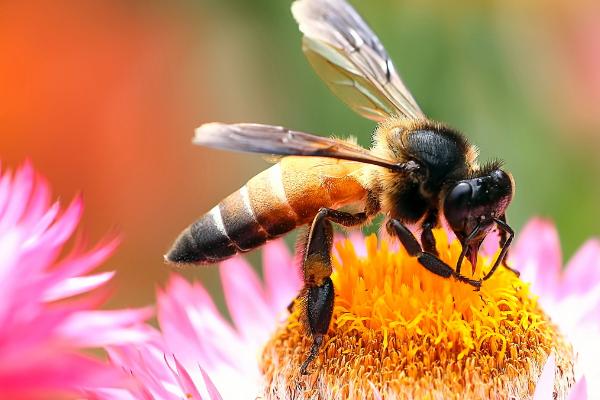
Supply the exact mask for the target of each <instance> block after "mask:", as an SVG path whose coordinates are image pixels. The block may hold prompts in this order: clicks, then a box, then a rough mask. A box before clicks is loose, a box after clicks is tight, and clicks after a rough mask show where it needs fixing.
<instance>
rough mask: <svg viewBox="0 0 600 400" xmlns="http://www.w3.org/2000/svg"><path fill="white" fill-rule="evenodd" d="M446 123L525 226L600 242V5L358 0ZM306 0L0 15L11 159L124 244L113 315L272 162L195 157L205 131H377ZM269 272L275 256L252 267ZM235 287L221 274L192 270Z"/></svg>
mask: <svg viewBox="0 0 600 400" xmlns="http://www.w3.org/2000/svg"><path fill="white" fill-rule="evenodd" d="M353 4H354V5H355V6H356V8H357V9H358V10H359V12H360V13H361V14H362V15H363V16H364V17H365V19H366V20H367V21H368V22H369V24H370V25H371V26H372V28H373V29H374V31H375V32H377V33H378V35H379V37H380V39H381V40H382V42H383V44H384V45H385V46H386V48H387V49H388V52H389V53H390V55H391V56H392V58H393V60H394V62H395V64H396V67H397V68H398V70H399V71H400V73H401V75H402V77H403V79H404V81H405V82H406V84H407V86H408V87H409V88H410V89H411V91H412V92H413V94H414V96H415V98H416V99H417V101H418V102H419V104H420V105H421V108H422V109H423V110H424V111H425V112H426V113H427V114H428V115H429V116H430V117H431V118H432V119H436V120H441V121H445V122H447V123H448V124H450V125H452V126H454V127H456V128H458V129H460V130H462V131H463V132H465V133H466V134H467V136H468V137H469V138H470V139H471V140H472V141H473V142H474V143H476V144H477V145H479V147H480V149H481V158H482V159H484V160H485V159H487V158H493V157H499V158H502V159H504V160H505V161H506V166H507V168H508V169H510V170H511V171H512V172H513V174H514V176H515V179H516V182H517V192H516V197H515V199H514V201H513V204H512V206H511V208H510V211H509V215H508V217H509V221H510V222H511V223H512V224H513V226H514V227H515V228H516V229H517V231H518V230H519V229H520V228H521V227H522V225H523V223H524V222H525V221H526V220H527V219H528V218H530V217H532V216H535V215H541V216H545V217H548V218H550V219H552V220H554V221H555V222H556V224H557V225H558V228H559V231H560V235H561V238H562V243H563V250H564V258H567V257H569V256H570V255H571V254H572V253H573V252H574V250H575V249H576V248H577V247H578V246H579V245H580V244H581V243H582V242H583V241H584V240H586V238H588V237H590V236H592V235H598V234H600V224H599V221H600V207H599V205H600V156H599V154H600V3H598V2H597V1H589V2H587V3H586V2H577V1H575V2H573V1H570V0H552V1H547V0H543V1H542V0H538V1H529V2H527V4H525V3H524V2H521V1H486V2H475V1H467V0H462V1H454V2H451V3H449V2H444V1H432V0H428V1H423V0H406V1H405V0H402V1H401V0H380V1H365V0H363V1H358V0H356V1H353ZM289 6H290V1H277V0H254V1H246V0H195V1H189V0H173V1H148V0H143V1H141V0H140V1H127V2H124V1H116V0H110V1H109V0H106V1H102V2H98V1H91V0H90V1H86V0H83V1H64V0H52V1H50V0H46V1H44V0H40V1H31V2H25V1H2V2H1V3H0V159H1V160H2V168H3V169H5V168H15V167H17V166H18V165H20V164H21V163H22V162H23V161H24V160H26V159H31V160H32V162H33V164H34V165H35V167H36V168H37V169H38V170H39V171H40V172H41V173H42V174H44V175H45V176H46V177H47V178H48V180H49V181H50V182H51V185H52V186H53V188H54V194H55V196H58V197H59V198H60V199H62V200H63V202H65V203H67V202H68V201H70V199H71V198H73V196H75V195H76V194H77V193H78V192H81V193H83V196H84V200H85V205H86V210H85V214H84V220H83V223H82V228H81V233H82V234H83V235H84V236H85V237H86V238H87V239H88V241H89V242H90V244H91V243H96V242H97V241H98V240H100V239H102V238H103V237H105V236H106V235H107V234H110V233H114V232H120V233H121V236H122V245H121V247H120V249H119V250H118V252H117V253H116V254H115V255H114V256H113V257H112V258H111V260H110V261H109V262H108V263H107V265H106V266H105V267H104V268H105V269H107V270H112V269H116V270H118V274H117V278H116V279H117V280H116V284H115V297H114V298H113V300H111V304H110V305H113V306H117V305H118V306H136V305H143V304H148V303H150V302H153V300H154V293H155V290H156V287H157V286H160V285H163V284H164V282H165V280H166V279H167V277H168V275H169V273H170V272H171V271H170V268H169V267H167V266H166V265H164V264H163V262H162V255H163V254H164V252H165V251H166V250H167V248H168V247H169V245H170V244H171V241H172V240H173V239H174V238H175V237H176V236H177V234H178V233H179V232H180V231H181V230H182V229H183V228H184V227H185V226H187V225H188V224H189V223H191V222H192V221H194V219H195V218H196V217H198V216H200V215H201V214H202V213H204V212H205V211H207V210H208V209H209V208H211V207H212V206H213V205H214V204H215V203H217V202H218V201H219V200H220V199H222V198H223V197H225V196H226V195H228V194H229V193H230V192H232V191H233V190H235V189H237V188H238V187H239V186H240V185H242V184H243V183H244V182H245V181H246V180H248V179H249V178H250V177H251V176H253V175H254V174H255V173H257V172H259V171H260V170H262V169H264V168H265V167H266V166H267V165H268V164H267V163H266V162H265V161H264V160H263V159H262V158H261V157H260V156H253V155H239V154H230V153H225V152H219V151H213V150H206V149H202V148H198V147H193V146H192V145H191V137H192V134H193V130H194V128H195V127H197V126H198V125H200V124H201V123H203V122H210V121H226V122H240V121H245V122H262V123H270V124H281V125H285V126H289V127H293V128H296V129H300V130H306V131H308V132H315V133H320V134H323V135H330V134H334V133H335V134H337V135H354V136H357V137H358V138H359V142H360V143H362V144H363V145H368V144H369V140H370V134H371V132H372V130H373V129H374V124H373V123H372V122H371V121H368V120H364V119H362V118H361V117H359V116H357V115H355V114H354V113H353V112H352V111H350V110H349V109H347V108H346V107H345V106H344V105H343V104H342V103H341V102H340V101H338V100H337V99H336V98H335V97H334V96H333V95H331V94H330V93H329V92H328V90H327V88H326V87H325V85H324V84H322V83H321V82H320V81H319V79H318V78H317V76H316V74H314V73H313V72H312V70H311V69H310V67H309V65H308V63H307V62H306V61H305V59H304V57H303V54H302V52H301V50H300V34H299V32H298V31H297V27H296V24H295V22H294V21H293V19H292V16H291V14H290V11H289ZM251 258H252V259H253V261H254V262H256V261H257V260H259V256H258V255H256V254H253V255H251ZM181 273H183V274H184V275H186V276H187V277H189V278H190V279H201V280H203V281H204V282H206V283H207V284H208V286H209V287H210V288H211V291H212V292H213V293H216V294H218V293H219V291H220V288H219V283H218V272H217V270H216V269H214V268H188V269H185V270H183V271H181Z"/></svg>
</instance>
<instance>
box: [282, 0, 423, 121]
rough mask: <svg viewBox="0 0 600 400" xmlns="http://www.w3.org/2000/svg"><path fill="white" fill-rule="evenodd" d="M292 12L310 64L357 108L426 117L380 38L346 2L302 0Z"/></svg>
mask: <svg viewBox="0 0 600 400" xmlns="http://www.w3.org/2000/svg"><path fill="white" fill-rule="evenodd" d="M292 14H293V15H294V18H295V19H296V21H297V22H298V24H299V25H300V31H302V33H303V34H304V38H303V42H302V43H303V46H302V49H303V50H304V53H305V55H306V57H307V58H308V60H309V62H310V63H311V65H312V66H313V68H314V69H315V71H316V72H317V73H318V74H319V76H320V77H321V79H323V80H324V81H325V83H327V86H329V88H330V89H331V91H333V93H335V95H336V96H338V97H339V98H340V99H342V100H343V101H344V102H345V103H346V104H347V105H349V106H350V108H352V109H353V110H354V111H355V112H357V113H358V114H360V115H362V116H363V117H366V118H369V119H372V120H375V121H382V120H384V119H385V118H386V117H390V116H404V117H408V118H422V117H424V114H423V112H422V111H421V109H420V108H419V106H418V105H417V103H416V101H415V99H414V98H413V97H412V95H411V94H410V92H409V91H408V89H407V88H406V86H404V83H402V80H401V79H400V75H398V73H397V72H396V70H395V68H394V65H393V64H392V60H391V59H390V57H389V56H388V54H387V52H386V51H385V49H384V48H383V45H382V44H381V42H380V41H379V39H378V38H377V36H375V34H374V33H373V31H372V30H371V28H369V26H368V25H367V24H366V23H365V21H363V19H362V18H361V17H360V16H359V15H358V13H357V12H356V10H354V9H353V8H352V6H350V4H348V3H347V2H346V1H345V0H298V1H296V2H294V4H293V5H292Z"/></svg>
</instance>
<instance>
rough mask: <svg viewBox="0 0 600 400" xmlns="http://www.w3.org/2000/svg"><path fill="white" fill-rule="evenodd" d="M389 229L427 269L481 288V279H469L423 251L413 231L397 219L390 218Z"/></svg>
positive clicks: (436, 257) (443, 276)
mask: <svg viewBox="0 0 600 400" xmlns="http://www.w3.org/2000/svg"><path fill="white" fill-rule="evenodd" d="M386 227H387V230H388V233H389V234H390V235H393V236H396V237H397V238H398V239H400V242H401V243H402V245H403V246H404V248H405V249H406V251H407V252H408V254H409V255H410V256H413V257H416V258H417V260H418V261H419V264H421V265H422V266H424V267H425V268H426V269H427V270H429V271H431V272H433V273H434V274H436V275H438V276H441V277H442V278H449V277H451V276H453V277H454V278H455V279H457V280H459V281H461V282H464V283H467V284H469V285H471V286H473V287H474V288H475V289H477V290H479V288H480V287H481V281H476V280H473V279H469V278H467V277H466V276H463V275H460V274H458V273H456V271H454V270H453V269H452V267H450V266H449V265H448V264H446V263H445V262H443V261H442V260H440V259H439V257H438V256H436V255H434V254H431V253H427V252H424V251H423V248H422V247H421V245H420V244H419V242H417V239H416V238H415V236H414V235H413V234H412V232H411V231H410V230H409V229H408V228H407V227H406V226H405V225H404V224H403V223H402V222H400V221H398V220H397V219H390V220H389V221H388V222H387V226H386Z"/></svg>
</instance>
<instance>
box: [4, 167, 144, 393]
mask: <svg viewBox="0 0 600 400" xmlns="http://www.w3.org/2000/svg"><path fill="white" fill-rule="evenodd" d="M49 199H50V191H49V187H48V184H47V183H46V182H45V180H44V179H43V178H42V177H40V176H39V175H37V174H36V173H35V172H34V170H33V168H32V167H31V165H30V164H29V163H25V165H24V166H22V167H21V168H19V169H18V170H17V172H16V173H15V174H14V175H13V174H12V173H10V171H8V172H6V171H5V172H4V173H3V174H1V175H0V296H1V301H0V327H1V329H0V357H1V360H2V362H1V363H0V393H1V394H2V396H3V398H11V399H19V398H27V399H31V398H38V397H44V398H47V397H50V396H51V395H54V396H56V395H58V394H61V395H74V394H76V393H81V390H82V389H83V388H89V387H95V386H101V385H105V384H107V383H109V382H115V381H117V382H118V381H120V380H122V379H123V374H122V371H120V370H118V369H116V368H114V367H111V366H108V365H107V364H106V363H104V362H101V361H100V360H98V359H96V358H93V357H91V356H89V355H87V354H85V352H84V351H83V350H84V349H88V348H97V347H102V346H105V345H108V344H112V343H115V342H120V343H123V342H134V341H139V340H142V339H145V334H144V333H143V332H142V331H140V330H138V329H135V328H134V326H135V325H136V324H138V323H141V322H142V321H143V320H144V319H146V318H147V317H148V316H149V315H150V313H151V310H149V309H143V310H115V311H102V310H97V309H96V308H97V307H98V306H99V305H100V304H101V303H102V302H103V300H104V299H105V297H106V293H105V292H104V291H99V290H94V289H98V288H100V287H102V286H103V285H105V284H106V283H107V282H108V281H109V280H110V279H111V278H112V276H113V274H114V273H113V272H104V273H97V274H91V275H86V274H88V272H90V271H92V270H93V269H95V268H96V267H98V266H99V265H100V264H101V263H102V262H103V261H104V260H105V259H106V258H107V257H108V256H109V255H110V253H111V252H112V251H113V250H114V248H115V246H116V244H117V241H116V240H110V241H106V242H105V243H103V244H101V245H98V246H96V247H95V248H93V249H91V250H84V249H83V246H82V245H81V243H78V244H76V245H75V246H74V248H73V249H71V250H70V251H69V252H68V254H67V255H64V256H63V254H64V246H65V243H66V242H67V241H68V240H69V239H70V237H71V236H72V234H73V232H74V230H75V228H76V227H77V223H78V222H79V219H80V216H81V212H82V203H81V199H80V198H76V199H75V200H73V201H72V202H71V204H70V205H69V206H68V207H66V209H61V207H60V205H59V204H58V203H53V204H52V205H50V203H49ZM76 295H79V296H78V297H77V298H76V299H73V298H72V297H73V296H76Z"/></svg>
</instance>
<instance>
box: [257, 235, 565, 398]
mask: <svg viewBox="0 0 600 400" xmlns="http://www.w3.org/2000/svg"><path fill="white" fill-rule="evenodd" d="M435 235H436V239H437V242H438V251H439V253H440V258H441V259H442V260H444V261H446V262H447V263H448V264H450V265H454V264H455V263H456V260H457V259H458V256H459V254H460V251H461V248H460V244H459V243H458V241H453V242H451V243H448V241H447V236H446V234H445V231H442V230H438V231H436V232H435ZM366 245H367V246H366V247H367V256H366V257H359V256H358V255H357V254H356V252H355V251H354V246H353V245H352V243H351V242H350V241H345V242H338V245H337V250H338V255H339V259H338V260H337V261H336V263H335V273H334V275H333V276H332V278H333V281H334V286H335V288H336V301H335V304H336V305H335V308H334V313H333V319H332V324H331V326H330V330H329V335H328V337H327V338H326V339H325V340H324V343H325V344H324V345H323V349H322V351H321V353H320V357H319V361H318V362H316V363H315V365H314V367H313V368H314V371H315V372H314V373H313V376H309V377H308V378H302V377H300V376H299V373H298V367H297V366H298V365H299V364H300V363H301V362H302V360H303V358H305V354H306V353H307V352H308V350H309V348H310V346H311V341H310V338H308V337H307V336H306V335H305V334H304V332H303V330H302V329H300V328H301V321H302V318H303V316H302V313H301V312H300V310H297V311H295V312H294V313H293V314H292V315H291V316H290V318H289V320H288V322H287V324H286V325H285V326H284V327H282V328H280V329H279V330H278V332H277V333H276V334H275V335H274V336H273V338H272V339H271V341H270V342H269V343H268V344H267V346H266V349H265V352H264V356H263V359H262V366H263V369H264V372H265V378H266V381H267V387H268V388H270V389H269V390H270V396H272V397H273V398H282V397H283V398H312V397H313V396H315V395H316V396H317V397H320V398H364V397H370V396H372V394H371V393H372V392H373V391H374V390H376V392H378V393H381V394H382V395H384V396H386V397H402V398H422V397H425V396H426V395H430V396H433V397H439V398H454V397H456V396H461V397H464V398H481V396H482V395H483V396H484V397H487V396H490V395H492V394H496V395H499V396H501V397H511V396H513V397H517V398H523V397H528V396H531V395H532V394H533V389H534V388H535V384H536V382H537V380H538V378H539V376H540V373H541V370H542V368H543V366H544V364H545V362H546V360H547V358H548V356H549V354H550V353H551V352H554V354H555V360H556V363H557V365H558V366H559V367H560V368H561V369H562V371H563V376H561V377H560V379H557V381H556V385H555V388H556V391H557V393H558V394H559V396H561V397H562V396H564V394H565V393H566V392H567V391H568V389H569V387H570V386H571V385H572V383H573V380H574V378H573V363H572V361H573V353H572V349H571V347H570V346H569V345H568V344H567V343H566V341H565V340H564V338H563V336H562V334H561V333H560V331H559V329H558V327H557V326H556V325H554V324H553V323H552V321H551V320H550V318H549V317H548V315H547V314H546V313H545V312H544V311H543V310H542V309H541V308H540V307H539V305H538V302H537V299H536V297H535V296H533V295H532V293H531V292H530V290H529V286H528V285H527V284H526V283H524V282H523V281H521V280H520V279H519V278H518V277H517V276H516V275H515V274H514V273H513V272H511V271H509V270H507V269H500V270H498V271H497V272H496V273H495V274H494V275H493V276H492V278H491V279H489V280H487V281H485V283H484V285H483V286H482V288H481V290H480V291H474V290H473V288H472V287H471V286H469V285H465V284H464V283H462V282H459V281H456V280H454V279H446V278H442V277H440V276H438V275H435V274H432V273H431V272H429V271H428V270H426V269H425V268H423V266H421V265H420V264H419V263H418V262H417V260H416V259H415V258H413V257H409V256H408V255H407V253H406V252H405V250H404V249H403V248H400V249H399V250H397V251H390V250H389V248H388V245H387V242H386V241H385V240H381V241H380V246H379V247H378V240H377V238H376V237H375V236H371V237H369V238H367V239H366ZM494 259H495V257H480V260H479V262H478V263H477V265H476V267H475V272H474V274H475V276H476V277H479V276H483V275H484V271H487V270H488V269H489V268H490V264H491V263H492V262H493V260H494ZM298 382H302V385H301V386H300V389H299V387H298Z"/></svg>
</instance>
